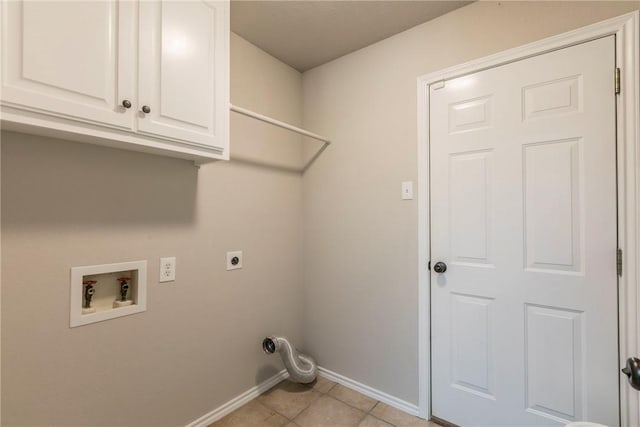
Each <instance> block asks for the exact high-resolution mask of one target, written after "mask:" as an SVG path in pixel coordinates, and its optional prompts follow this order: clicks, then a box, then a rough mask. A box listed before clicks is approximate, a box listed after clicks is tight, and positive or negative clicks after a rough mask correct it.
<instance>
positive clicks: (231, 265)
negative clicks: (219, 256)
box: [227, 251, 242, 270]
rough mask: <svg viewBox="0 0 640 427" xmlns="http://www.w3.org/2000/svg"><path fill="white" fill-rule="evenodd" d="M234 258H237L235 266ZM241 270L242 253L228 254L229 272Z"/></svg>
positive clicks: (233, 252)
mask: <svg viewBox="0 0 640 427" xmlns="http://www.w3.org/2000/svg"><path fill="white" fill-rule="evenodd" d="M234 258H237V262H236V263H235V264H234ZM240 268H242V251H232V252H227V270H238V269H240Z"/></svg>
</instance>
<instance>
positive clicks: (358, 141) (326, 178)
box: [303, 1, 638, 404]
mask: <svg viewBox="0 0 640 427" xmlns="http://www.w3.org/2000/svg"><path fill="white" fill-rule="evenodd" d="M637 8H638V2H608V1H607V2H593V3H592V2H511V1H504V2H476V3H473V4H471V5H469V6H466V7H463V8H461V9H458V10H456V11H453V12H451V13H449V14H447V15H444V16H442V17H440V18H438V19H436V20H433V21H430V22H427V23H425V24H422V25H419V26H417V27H414V28H412V29H410V30H408V31H406V32H403V33H401V34H398V35H396V36H394V37H391V38H389V39H386V40H383V41H381V42H379V43H377V44H375V45H372V46H369V47H367V48H365V49H362V50H360V51H357V52H354V53H352V54H349V55H346V56H344V57H342V58H340V59H337V60H335V61H333V62H331V63H328V64H325V65H322V66H320V67H317V68H315V69H313V70H310V71H308V72H306V73H304V75H303V90H304V124H305V126H306V127H307V128H308V129H310V130H312V131H314V132H318V133H321V134H323V135H327V136H328V137H329V138H331V139H332V140H333V144H332V145H331V147H330V148H329V149H328V150H327V151H326V152H325V153H324V154H323V155H322V156H321V157H320V158H319V159H318V161H317V162H316V164H315V165H314V167H313V168H311V169H310V170H309V172H308V173H307V174H306V175H305V177H304V218H305V224H306V226H305V234H304V241H305V244H304V265H305V270H304V281H305V316H304V340H305V343H306V346H307V347H308V349H309V351H310V352H311V353H312V354H313V355H314V356H316V358H317V359H318V361H319V363H320V364H321V365H322V366H323V367H325V368H327V369H330V370H333V371H335V372H337V373H339V374H342V375H345V376H347V377H349V378H352V379H354V380H357V381H360V382H362V383H364V384H367V385H369V386H371V387H374V388H376V389H379V390H382V391H384V392H386V393H388V394H391V395H393V396H396V397H398V398H401V399H404V400H406V401H408V402H411V403H414V404H417V402H418V305H417V297H418V265H417V261H418V260H417V257H418V252H417V251H418V249H417V248H418V246H417V243H418V201H417V199H416V200H413V201H402V200H400V183H401V181H405V180H413V181H414V182H415V181H416V180H417V163H418V159H417V135H416V128H417V118H416V102H417V100H416V78H417V77H418V76H420V75H423V74H426V73H429V72H433V71H437V70H439V69H442V68H445V67H448V66H452V65H456V64H460V63H463V62H466V61H469V60H472V59H475V58H480V57H483V56H486V55H489V54H492V53H496V52H499V51H502V50H505V49H508V48H512V47H516V46H519V45H522V44H525V43H529V42H533V41H536V40H539V39H541V38H544V37H548V36H551V35H555V34H559V33H562V32H565V31H568V30H571V29H575V28H578V27H581V26H584V25H587V24H591V23H594V22H597V21H601V20H604V19H606V18H609V17H613V16H617V15H620V14H623V13H626V12H628V11H631V10H634V9H637Z"/></svg>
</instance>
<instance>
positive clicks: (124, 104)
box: [122, 99, 131, 108]
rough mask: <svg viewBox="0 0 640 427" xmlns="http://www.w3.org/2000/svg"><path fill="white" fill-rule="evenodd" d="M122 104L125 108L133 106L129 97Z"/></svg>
mask: <svg viewBox="0 0 640 427" xmlns="http://www.w3.org/2000/svg"><path fill="white" fill-rule="evenodd" d="M122 106H123V107H124V108H131V101H129V100H128V99H125V100H124V101H122Z"/></svg>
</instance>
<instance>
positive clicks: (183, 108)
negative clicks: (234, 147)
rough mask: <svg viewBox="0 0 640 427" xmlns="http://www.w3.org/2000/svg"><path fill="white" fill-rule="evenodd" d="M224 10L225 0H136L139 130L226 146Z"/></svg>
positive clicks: (226, 100)
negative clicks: (138, 20)
mask: <svg viewBox="0 0 640 427" xmlns="http://www.w3.org/2000/svg"><path fill="white" fill-rule="evenodd" d="M228 8H229V3H228V1H202V0H197V1H162V2H161V1H157V0H156V1H143V2H140V52H139V58H140V62H139V67H140V68H139V74H138V85H139V86H138V87H139V91H140V95H139V103H138V104H139V105H138V109H139V110H140V111H141V112H140V113H139V117H140V119H139V120H138V130H139V131H140V132H141V133H147V134H152V135H156V136H160V137H165V138H170V139H175V140H181V141H185V142H193V143H199V144H205V145H209V146H216V147H224V146H225V142H224V141H225V137H226V135H225V129H226V127H225V126H224V123H225V121H226V117H227V115H228V110H229V105H228V97H227V96H226V93H227V92H226V91H227V90H228V88H227V84H228V81H227V79H226V75H227V73H228V69H227V68H228V60H227V59H226V57H225V55H228V51H227V49H225V46H226V45H227V44H226V43H225V40H226V38H228V37H229V34H228V32H229V28H228V24H227V22H228ZM143 110H146V111H148V113H144V112H142V111H143Z"/></svg>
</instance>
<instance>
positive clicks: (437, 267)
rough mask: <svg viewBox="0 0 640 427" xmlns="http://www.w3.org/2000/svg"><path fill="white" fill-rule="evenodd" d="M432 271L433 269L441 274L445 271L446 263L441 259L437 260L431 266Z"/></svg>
mask: <svg viewBox="0 0 640 427" xmlns="http://www.w3.org/2000/svg"><path fill="white" fill-rule="evenodd" d="M433 271H435V272H436V273H438V274H442V273H444V272H445V271H447V264H445V263H444V262H442V261H438V262H436V263H435V265H434V266H433Z"/></svg>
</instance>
